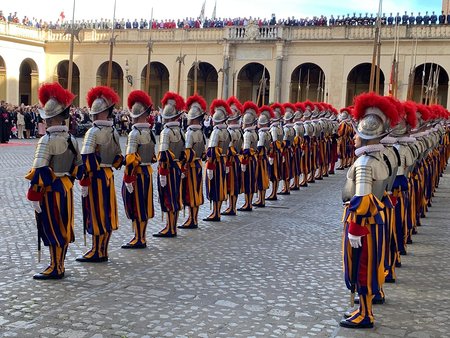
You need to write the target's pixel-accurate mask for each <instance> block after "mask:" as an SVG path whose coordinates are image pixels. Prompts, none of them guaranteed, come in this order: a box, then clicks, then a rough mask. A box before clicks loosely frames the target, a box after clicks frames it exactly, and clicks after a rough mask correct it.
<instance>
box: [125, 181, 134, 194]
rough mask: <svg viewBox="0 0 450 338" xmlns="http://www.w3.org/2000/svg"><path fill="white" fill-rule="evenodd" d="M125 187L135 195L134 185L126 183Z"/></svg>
mask: <svg viewBox="0 0 450 338" xmlns="http://www.w3.org/2000/svg"><path fill="white" fill-rule="evenodd" d="M125 187H126V188H127V190H128V192H129V193H130V194H132V193H133V191H134V187H133V183H125Z"/></svg>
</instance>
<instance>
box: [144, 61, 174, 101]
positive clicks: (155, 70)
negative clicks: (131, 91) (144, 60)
mask: <svg viewBox="0 0 450 338" xmlns="http://www.w3.org/2000/svg"><path fill="white" fill-rule="evenodd" d="M146 74H147V65H145V67H144V69H142V72H141V88H142V90H144V91H146V88H145V77H146ZM168 90H169V70H168V69H167V67H166V66H164V64H162V63H161V62H156V61H155V62H151V63H150V96H151V98H152V101H153V106H154V107H155V108H158V107H159V106H160V105H161V100H162V98H163V97H164V94H165V93H166V92H167V91H168Z"/></svg>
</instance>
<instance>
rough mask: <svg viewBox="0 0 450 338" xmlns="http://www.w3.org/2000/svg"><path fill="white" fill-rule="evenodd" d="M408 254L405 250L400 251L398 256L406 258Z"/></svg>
mask: <svg viewBox="0 0 450 338" xmlns="http://www.w3.org/2000/svg"><path fill="white" fill-rule="evenodd" d="M407 254H408V253H407V252H406V250H400V255H401V256H406V255H407Z"/></svg>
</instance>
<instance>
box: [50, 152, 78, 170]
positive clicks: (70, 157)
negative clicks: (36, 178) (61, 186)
mask: <svg viewBox="0 0 450 338" xmlns="http://www.w3.org/2000/svg"><path fill="white" fill-rule="evenodd" d="M74 159H75V155H74V154H73V152H72V151H71V150H70V149H69V148H66V151H64V152H63V153H62V154H58V155H53V156H52V157H51V159H50V164H49V166H50V167H51V168H52V169H53V172H54V173H55V174H56V175H57V176H58V174H64V173H69V172H70V170H71V169H72V165H73V161H74Z"/></svg>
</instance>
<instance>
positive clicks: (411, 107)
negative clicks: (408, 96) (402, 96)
mask: <svg viewBox="0 0 450 338" xmlns="http://www.w3.org/2000/svg"><path fill="white" fill-rule="evenodd" d="M403 108H404V109H405V120H406V123H408V125H409V126H410V127H411V129H414V128H416V126H417V115H416V110H417V106H416V103H415V102H413V101H406V102H403Z"/></svg>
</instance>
